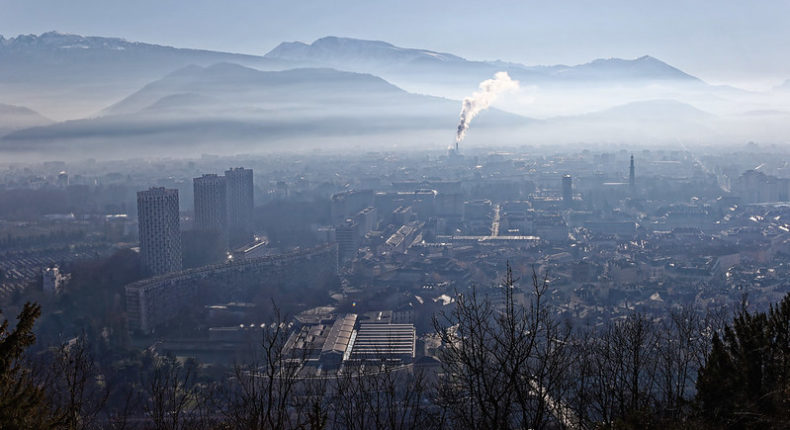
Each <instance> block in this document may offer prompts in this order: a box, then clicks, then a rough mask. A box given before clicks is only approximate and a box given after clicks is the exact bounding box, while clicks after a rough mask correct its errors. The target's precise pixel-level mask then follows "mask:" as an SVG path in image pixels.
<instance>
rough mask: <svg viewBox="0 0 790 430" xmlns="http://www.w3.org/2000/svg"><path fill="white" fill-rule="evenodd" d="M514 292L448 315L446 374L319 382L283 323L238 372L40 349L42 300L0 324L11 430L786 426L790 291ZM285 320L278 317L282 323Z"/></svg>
mask: <svg viewBox="0 0 790 430" xmlns="http://www.w3.org/2000/svg"><path fill="white" fill-rule="evenodd" d="M531 281H532V282H531V283H529V284H531V291H528V292H527V294H526V298H525V299H523V300H522V299H521V296H520V295H519V294H516V288H515V283H516V282H515V280H514V279H513V275H512V273H511V272H510V270H509V269H508V273H507V276H506V278H505V279H504V282H503V283H502V284H503V285H502V288H501V289H500V290H501V291H500V292H501V294H502V295H503V297H502V298H496V300H491V299H492V298H491V297H488V296H486V295H484V294H481V293H479V292H478V290H476V289H471V290H470V291H469V292H467V293H465V294H459V295H458V296H457V300H456V303H455V305H454V306H451V307H450V308H449V309H450V310H449V311H447V312H445V313H440V314H438V315H436V316H435V317H434V328H435V335H436V336H437V337H438V338H439V339H440V340H441V341H442V345H443V347H442V348H440V349H439V351H438V353H437V354H438V357H437V358H438V359H439V362H440V364H438V365H436V366H423V365H421V363H418V364H415V365H411V366H397V367H395V366H389V365H386V364H385V363H381V362H375V361H374V362H365V363H355V364H352V365H346V366H344V368H343V370H342V371H341V372H338V373H336V374H335V373H334V372H331V373H330V372H324V373H323V375H322V376H316V375H312V376H310V377H305V373H304V372H303V367H302V364H303V357H286V356H284V355H283V353H282V347H283V345H284V344H285V341H286V339H287V335H288V333H287V330H286V328H285V327H286V326H285V324H270V325H269V326H268V328H267V329H266V330H265V331H264V333H263V338H262V340H261V345H260V348H258V351H257V353H256V358H255V359H254V360H252V361H250V362H249V363H244V364H239V365H236V366H234V367H233V368H232V369H225V368H216V367H211V366H203V365H200V364H199V363H197V362H195V361H193V360H187V361H179V360H176V359H175V358H174V357H170V356H162V355H158V354H157V353H156V352H155V351H153V350H147V351H142V352H134V353H128V354H118V353H117V349H118V347H117V345H116V346H112V347H111V346H109V345H106V342H105V343H103V342H102V341H101V334H93V333H85V334H83V335H82V336H79V337H77V338H73V339H70V340H69V341H68V342H64V343H62V344H60V345H57V346H54V347H50V348H37V349H34V348H32V346H33V345H34V343H35V342H36V336H35V335H34V330H33V329H34V325H35V323H36V320H37V319H38V318H39V317H40V315H41V308H40V306H39V305H37V304H33V303H28V304H25V305H24V306H23V307H22V310H21V311H20V312H19V314H18V316H17V321H16V324H15V325H13V327H12V325H11V324H9V322H8V321H4V322H3V324H2V325H1V326H0V428H3V429H17V428H20V429H21V428H66V429H90V428H117V429H127V428H155V429H183V428H192V429H201V428H207V429H208V428H223V429H289V428H293V429H324V428H327V429H328V428H342V429H369V428H370V429H373V428H375V429H381V428H388V429H416V428H421V429H422V428H437V429H438V428H475V429H507V428H532V429H551V428H585V429H586V428H612V429H615V428H622V429H629V428H700V429H704V428H733V429H751V428H754V429H757V428H760V429H762V428H786V427H787V426H788V424H787V423H788V422H790V295H788V296H787V297H785V298H784V299H783V300H782V301H781V302H780V303H778V304H776V305H775V306H773V307H771V309H769V310H768V311H767V312H750V311H748V310H747V308H746V306H743V307H742V308H741V309H740V310H739V311H738V312H737V314H736V315H735V316H734V318H725V317H722V316H719V315H711V314H708V315H701V314H700V313H698V312H694V311H692V310H690V309H681V310H677V311H674V312H673V313H672V314H671V317H669V318H665V319H652V318H650V317H648V316H646V315H640V314H632V315H630V316H628V317H627V318H624V319H621V320H616V321H612V322H610V323H609V324H607V325H606V326H605V327H591V328H578V327H570V326H568V325H567V324H565V322H563V321H559V320H557V319H556V318H555V317H554V316H553V312H552V309H551V308H550V306H549V305H547V304H546V303H545V298H546V293H547V288H548V285H547V282H546V279H545V278H540V277H539V276H538V275H537V274H533V278H532V280H531ZM282 320H283V318H280V316H279V314H276V318H275V322H282Z"/></svg>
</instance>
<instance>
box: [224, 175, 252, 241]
mask: <svg viewBox="0 0 790 430" xmlns="http://www.w3.org/2000/svg"><path fill="white" fill-rule="evenodd" d="M225 183H226V198H227V200H226V201H227V209H228V243H229V244H230V247H231V248H233V247H236V246H239V245H243V244H245V243H247V242H250V241H251V240H252V239H253V228H252V227H253V223H252V221H253V220H252V214H253V197H252V190H253V187H252V169H245V168H243V167H237V168H232V169H230V170H226V171H225Z"/></svg>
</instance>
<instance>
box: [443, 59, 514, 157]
mask: <svg viewBox="0 0 790 430" xmlns="http://www.w3.org/2000/svg"><path fill="white" fill-rule="evenodd" d="M517 89H518V81H514V80H512V79H510V75H508V74H507V72H497V73H496V74H494V79H486V80H485V81H483V82H480V91H475V92H474V93H473V94H472V96H471V97H467V98H465V99H464V101H463V104H462V105H461V119H460V121H459V122H458V130H457V132H456V134H455V150H456V152H457V151H458V143H460V142H461V141H462V140H464V136H465V135H466V130H468V129H469V123H470V122H472V119H473V118H474V117H475V116H477V114H479V113H480V112H482V111H484V110H486V109H488V107H489V106H491V103H492V102H493V101H494V100H496V98H497V96H498V95H499V94H500V93H502V92H504V91H511V90H517Z"/></svg>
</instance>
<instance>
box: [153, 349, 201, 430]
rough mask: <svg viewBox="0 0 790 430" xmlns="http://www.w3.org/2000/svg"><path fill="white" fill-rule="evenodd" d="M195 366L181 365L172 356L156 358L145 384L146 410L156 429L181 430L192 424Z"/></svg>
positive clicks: (192, 363)
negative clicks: (146, 395)
mask: <svg viewBox="0 0 790 430" xmlns="http://www.w3.org/2000/svg"><path fill="white" fill-rule="evenodd" d="M196 372H197V369H196V364H195V362H194V361H192V360H189V361H187V362H186V363H184V364H182V363H180V362H179V361H178V360H177V359H176V358H175V357H174V356H171V355H168V356H163V357H157V362H156V363H155V367H154V369H153V371H152V373H151V376H150V378H149V380H148V381H147V384H146V388H147V391H148V393H147V394H148V401H147V402H146V405H145V411H146V413H147V414H148V415H149V417H150V418H151V420H152V421H153V423H154V427H155V428H156V429H157V430H165V429H166V430H181V429H185V428H187V427H189V426H190V425H191V422H192V414H191V409H192V408H193V407H194V402H195V396H196V392H195V377H196Z"/></svg>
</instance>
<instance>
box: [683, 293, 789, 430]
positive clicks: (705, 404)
mask: <svg viewBox="0 0 790 430" xmlns="http://www.w3.org/2000/svg"><path fill="white" fill-rule="evenodd" d="M697 389H698V393H697V399H698V401H699V403H700V408H701V411H702V413H703V415H704V418H705V420H706V421H708V422H710V423H716V424H718V425H720V426H722V427H729V428H787V427H788V424H787V423H790V295H788V296H785V298H784V299H783V300H782V301H781V302H780V303H779V304H777V305H776V306H771V308H770V310H769V311H768V312H767V313H766V312H758V313H749V312H748V311H747V310H746V309H742V310H741V311H740V312H739V314H738V315H737V316H736V318H735V319H734V321H733V323H732V325H731V326H727V327H726V328H725V329H724V332H723V334H722V335H721V336H719V335H715V336H714V338H713V343H712V346H711V352H710V354H709V355H708V358H707V361H706V363H705V366H704V367H703V368H702V369H701V370H700V374H699V377H698V379H697ZM782 423H784V424H782Z"/></svg>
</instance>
